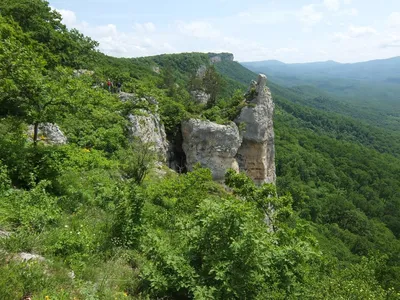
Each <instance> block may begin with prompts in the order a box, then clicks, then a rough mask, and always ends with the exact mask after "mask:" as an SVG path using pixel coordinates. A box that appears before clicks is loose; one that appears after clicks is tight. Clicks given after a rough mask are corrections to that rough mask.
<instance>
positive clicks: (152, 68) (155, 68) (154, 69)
mask: <svg viewBox="0 0 400 300" xmlns="http://www.w3.org/2000/svg"><path fill="white" fill-rule="evenodd" d="M151 70H152V71H153V72H154V73H157V74H160V73H161V70H160V67H159V66H153V67H151Z"/></svg>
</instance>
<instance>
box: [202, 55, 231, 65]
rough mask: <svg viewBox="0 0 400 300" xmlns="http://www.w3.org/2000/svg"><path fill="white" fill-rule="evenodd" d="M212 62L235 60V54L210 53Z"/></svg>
mask: <svg viewBox="0 0 400 300" xmlns="http://www.w3.org/2000/svg"><path fill="white" fill-rule="evenodd" d="M208 55H209V57H210V63H212V64H217V63H220V62H221V61H233V59H234V56H233V54H232V53H218V54H217V53H209V54H208Z"/></svg>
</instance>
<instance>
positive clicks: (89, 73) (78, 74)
mask: <svg viewBox="0 0 400 300" xmlns="http://www.w3.org/2000/svg"><path fill="white" fill-rule="evenodd" d="M93 74H94V71H91V70H86V69H79V70H74V76H75V77H81V76H82V75H87V76H92V75H93Z"/></svg>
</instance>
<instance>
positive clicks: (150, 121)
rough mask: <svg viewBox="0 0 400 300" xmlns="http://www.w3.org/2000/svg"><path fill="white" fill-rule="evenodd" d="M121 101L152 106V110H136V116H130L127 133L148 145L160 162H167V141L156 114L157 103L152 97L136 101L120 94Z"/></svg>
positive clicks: (129, 95) (132, 96) (134, 98)
mask: <svg viewBox="0 0 400 300" xmlns="http://www.w3.org/2000/svg"><path fill="white" fill-rule="evenodd" d="M119 97H120V99H121V100H122V101H124V102H125V101H137V102H139V101H142V102H147V103H148V104H150V105H153V109H138V110H137V113H136V114H130V115H129V116H128V119H129V122H130V124H129V127H128V131H129V133H130V136H131V137H133V138H138V139H140V140H141V141H142V142H144V143H149V144H151V145H152V147H154V150H155V151H156V152H157V153H158V154H159V157H160V160H161V161H163V162H165V161H167V153H168V141H167V135H166V134H165V128H164V125H163V124H162V122H161V119H160V115H159V114H158V112H157V111H158V103H157V101H156V100H155V99H154V98H152V97H147V98H142V99H137V98H136V97H135V95H134V94H129V93H120V94H119Z"/></svg>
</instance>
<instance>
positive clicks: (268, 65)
mask: <svg viewBox="0 0 400 300" xmlns="http://www.w3.org/2000/svg"><path fill="white" fill-rule="evenodd" d="M241 64H242V65H243V66H245V67H247V68H249V69H250V70H253V71H259V72H260V71H264V72H265V71H268V72H267V73H269V74H270V75H271V76H274V75H275V76H276V75H279V76H288V75H291V76H293V75H298V76H300V75H301V76H324V77H335V78H336V77H340V78H342V79H343V78H347V79H356V80H374V81H381V82H399V81H398V80H400V56H397V57H393V58H388V59H377V60H371V61H366V62H358V63H339V62H335V61H332V60H328V61H323V62H311V63H293V64H286V63H284V62H281V61H277V60H265V61H257V62H242V63H241Z"/></svg>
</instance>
